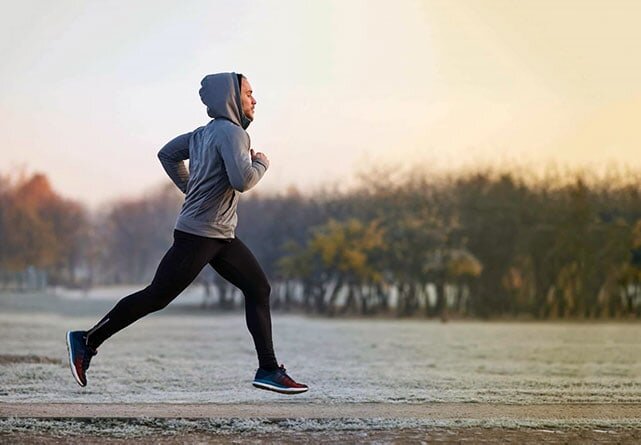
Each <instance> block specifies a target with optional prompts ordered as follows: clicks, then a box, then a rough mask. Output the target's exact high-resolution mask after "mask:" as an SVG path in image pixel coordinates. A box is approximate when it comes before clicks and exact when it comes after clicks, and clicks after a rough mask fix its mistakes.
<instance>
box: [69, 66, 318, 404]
mask: <svg viewBox="0 0 641 445" xmlns="http://www.w3.org/2000/svg"><path fill="white" fill-rule="evenodd" d="M200 98H201V100H202V102H203V103H204V104H205V105H206V106H207V114H208V115H209V117H211V118H212V120H211V121H210V122H209V123H208V124H207V125H205V126H203V127H199V128H197V129H196V130H194V131H193V132H191V133H187V134H183V135H181V136H178V137H176V138H175V139H173V140H171V141H170V142H169V143H167V145H165V146H164V147H163V148H162V149H161V150H160V152H158V158H159V159H160V162H161V163H162V166H163V168H164V169H165V171H166V172H167V174H168V175H169V177H170V178H171V180H172V181H173V182H174V183H175V184H176V186H177V187H178V188H179V189H180V190H181V191H182V192H183V193H185V201H184V203H183V206H182V209H181V211H180V215H179V216H178V218H177V220H176V225H175V229H174V233H173V235H174V242H173V245H172V246H171V248H170V249H169V250H168V251H167V253H166V254H165V256H164V257H163V259H162V260H161V261H160V265H159V266H158V270H157V271H156V274H155V276H154V278H153V280H152V282H151V284H150V285H149V286H147V287H146V288H145V289H143V290H141V291H139V292H136V293H134V294H131V295H129V296H127V297H124V298H123V299H121V300H120V301H119V302H118V303H117V304H116V305H115V306H114V308H113V309H112V310H111V311H110V312H109V313H108V314H107V315H105V316H104V317H103V318H102V319H101V320H100V321H99V322H98V323H97V324H96V325H95V326H94V327H92V328H91V329H89V330H88V331H69V332H67V349H68V351H69V362H70V365H71V372H72V374H73V376H74V378H75V379H76V381H77V382H78V384H79V385H80V386H86V385H87V376H86V372H87V369H88V368H89V362H90V361H91V359H92V357H93V356H94V355H96V354H97V350H98V347H99V346H100V345H101V344H102V343H103V342H104V341H105V340H107V339H108V338H109V337H111V336H112V335H114V334H115V333H116V332H118V331H120V330H121V329H124V328H125V327H127V326H129V325H130V324H132V323H133V322H135V321H136V320H138V319H140V318H142V317H144V316H145V315H147V314H149V313H151V312H154V311H159V310H161V309H163V308H164V307H166V306H167V305H168V304H169V303H170V302H171V301H172V300H173V299H174V298H176V297H177V296H178V295H179V294H180V293H181V292H182V291H183V290H184V289H185V288H186V287H187V286H189V284H190V283H191V282H192V281H193V280H194V279H195V278H196V276H197V275H198V274H199V272H200V271H201V270H202V269H203V267H205V266H206V265H207V264H209V265H210V266H211V267H213V268H214V270H216V272H218V273H219V274H220V275H221V276H222V277H223V278H225V279H226V280H228V281H229V282H230V283H232V284H233V285H234V286H236V287H238V288H239V289H240V290H241V291H242V292H243V294H244V296H245V318H246V321H247V327H248V328H249V332H250V333H251V335H252V337H253V339H254V345H255V347H256V352H257V354H258V366H259V368H258V370H257V371H256V376H255V377H254V381H253V385H254V386H255V387H256V388H261V389H267V390H271V391H276V392H280V393H284V394H297V393H301V392H305V391H307V389H308V387H307V385H303V384H300V383H296V382H295V381H294V380H293V379H292V378H291V377H290V376H288V375H287V372H286V370H285V367H284V366H283V365H282V364H281V365H280V366H278V363H277V361H276V356H275V354H274V348H273V345H272V331H271V315H270V310H269V295H270V292H271V288H270V284H269V281H268V280H267V277H266V276H265V273H264V272H263V270H262V269H261V267H260V265H259V264H258V261H256V258H255V257H254V255H253V254H252V253H251V251H250V250H249V249H248V248H247V246H245V244H243V242H242V241H241V240H240V239H238V238H236V237H235V229H236V223H237V220H238V218H237V215H236V207H237V205H238V197H239V195H240V193H241V192H244V191H246V190H249V189H250V188H252V187H254V186H255V185H256V183H258V181H259V180H260V179H261V178H262V176H263V175H264V174H265V171H267V168H268V167H269V160H268V159H267V156H266V155H265V154H264V153H260V152H254V150H253V149H251V148H250V139H249V135H248V134H247V132H246V131H245V130H246V129H247V127H248V126H249V124H250V123H251V122H252V120H253V118H254V107H255V105H256V100H255V99H254V96H253V91H252V87H251V85H250V84H249V81H248V80H247V78H245V77H244V76H243V75H242V74H236V73H219V74H210V75H208V76H205V78H204V79H203V80H202V82H201V88H200ZM185 159H189V170H187V168H186V167H185V164H184V160H185Z"/></svg>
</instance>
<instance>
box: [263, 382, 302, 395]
mask: <svg viewBox="0 0 641 445" xmlns="http://www.w3.org/2000/svg"><path fill="white" fill-rule="evenodd" d="M252 385H254V386H255V387H256V388H258V389H266V390H268V391H275V392H279V393H281V394H300V393H302V392H306V391H307V390H308V389H309V388H280V387H278V386H274V385H270V384H269V383H263V382H257V381H255V380H254V381H253V382H252Z"/></svg>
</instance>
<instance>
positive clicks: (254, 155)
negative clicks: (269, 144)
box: [250, 148, 269, 167]
mask: <svg viewBox="0 0 641 445" xmlns="http://www.w3.org/2000/svg"><path fill="white" fill-rule="evenodd" d="M250 153H251V158H252V161H254V160H257V161H260V162H262V163H263V164H265V166H267V167H269V159H267V155H266V154H265V153H262V152H260V151H259V152H255V151H254V149H253V148H250Z"/></svg>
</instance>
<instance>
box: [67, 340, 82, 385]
mask: <svg viewBox="0 0 641 445" xmlns="http://www.w3.org/2000/svg"><path fill="white" fill-rule="evenodd" d="M67 352H68V353H69V367H70V368H71V374H73V378H74V379H76V382H78V385H80V386H82V387H83V388H84V387H85V386H86V384H84V385H83V384H82V381H80V377H79V376H78V372H77V371H76V367H75V366H74V365H73V357H72V356H71V331H67Z"/></svg>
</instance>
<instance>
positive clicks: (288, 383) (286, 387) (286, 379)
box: [253, 364, 309, 394]
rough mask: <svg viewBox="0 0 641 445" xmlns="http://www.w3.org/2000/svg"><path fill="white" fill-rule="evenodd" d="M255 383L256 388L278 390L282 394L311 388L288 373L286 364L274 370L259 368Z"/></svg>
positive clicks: (297, 392) (295, 392)
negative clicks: (297, 381)
mask: <svg viewBox="0 0 641 445" xmlns="http://www.w3.org/2000/svg"><path fill="white" fill-rule="evenodd" d="M253 385H254V386H255V387H256V388H260V389H267V390H269V391H276V392H279V393H281V394H299V393H301V392H305V391H307V390H308V389H309V388H308V387H307V385H303V384H302V383H296V382H295V381H294V379H292V378H291V377H290V376H288V375H287V372H286V370H285V366H284V365H282V364H281V365H280V368H278V369H276V370H274V371H267V370H265V369H262V368H258V371H256V377H254V382H253Z"/></svg>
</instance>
